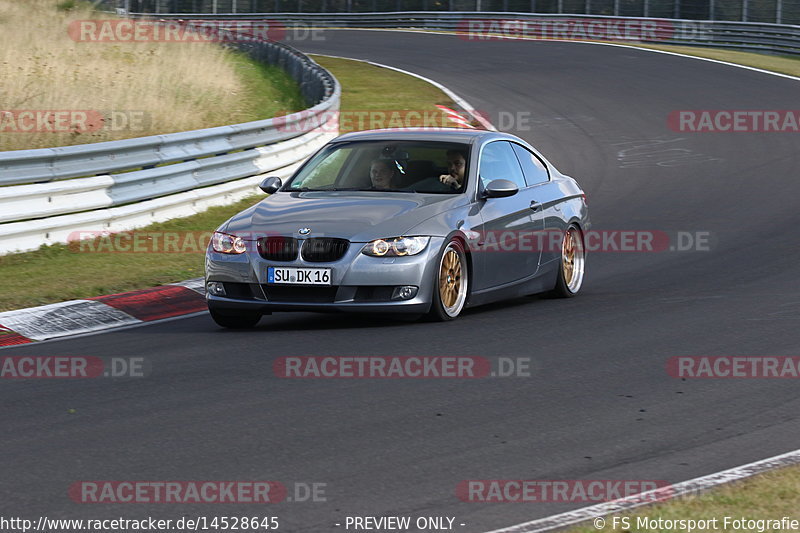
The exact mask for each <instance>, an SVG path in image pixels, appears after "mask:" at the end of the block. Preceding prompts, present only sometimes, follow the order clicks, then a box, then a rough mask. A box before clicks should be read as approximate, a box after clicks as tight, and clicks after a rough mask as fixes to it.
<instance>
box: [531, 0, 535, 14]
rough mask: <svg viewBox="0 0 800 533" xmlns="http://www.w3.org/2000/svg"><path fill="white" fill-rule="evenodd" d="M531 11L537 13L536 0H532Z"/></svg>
mask: <svg viewBox="0 0 800 533" xmlns="http://www.w3.org/2000/svg"><path fill="white" fill-rule="evenodd" d="M531 13H536V0H531Z"/></svg>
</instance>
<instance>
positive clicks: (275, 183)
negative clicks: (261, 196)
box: [258, 176, 283, 194]
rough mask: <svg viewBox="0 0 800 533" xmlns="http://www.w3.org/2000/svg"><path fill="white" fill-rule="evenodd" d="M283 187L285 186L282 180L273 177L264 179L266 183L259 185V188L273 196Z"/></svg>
mask: <svg viewBox="0 0 800 533" xmlns="http://www.w3.org/2000/svg"><path fill="white" fill-rule="evenodd" d="M281 185H283V182H282V181H281V179H280V178H277V177H275V176H272V177H269V178H264V181H262V182H261V185H259V186H258V188H259V189H261V190H262V191H264V192H265V193H267V194H273V193H275V191H277V190H278V189H280V188H281Z"/></svg>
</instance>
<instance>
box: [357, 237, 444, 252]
mask: <svg viewBox="0 0 800 533" xmlns="http://www.w3.org/2000/svg"><path fill="white" fill-rule="evenodd" d="M430 240H431V238H430V237H394V238H391V239H376V240H374V241H372V242H368V243H367V244H366V246H364V248H363V249H362V250H361V253H363V254H366V255H371V256H372V257H402V256H405V255H417V254H418V253H420V252H421V251H422V250H424V249H425V247H426V246H428V242H429V241H430Z"/></svg>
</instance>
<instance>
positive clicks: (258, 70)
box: [209, 52, 308, 124]
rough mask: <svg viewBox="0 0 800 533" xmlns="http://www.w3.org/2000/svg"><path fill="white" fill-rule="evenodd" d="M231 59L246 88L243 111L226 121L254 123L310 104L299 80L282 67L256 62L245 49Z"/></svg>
mask: <svg viewBox="0 0 800 533" xmlns="http://www.w3.org/2000/svg"><path fill="white" fill-rule="evenodd" d="M231 59H232V61H233V65H234V69H235V71H236V73H237V74H238V76H239V78H240V79H241V81H242V83H243V85H244V88H245V91H244V94H242V95H241V99H240V103H241V105H240V107H241V112H240V113H237V114H234V115H231V116H229V117H226V118H225V119H224V120H223V124H234V123H239V122H252V121H254V120H261V119H265V118H272V117H275V116H278V115H284V114H289V113H293V112H295V111H300V110H301V109H305V108H306V107H308V106H307V105H306V103H305V101H304V100H303V95H302V94H301V93H300V87H299V86H298V85H297V82H295V81H294V80H293V79H292V77H291V76H289V74H287V73H286V71H285V70H283V69H282V68H280V67H277V66H273V65H267V64H264V63H261V62H258V61H255V60H253V59H252V58H250V57H249V56H248V55H247V54H245V53H242V52H232V53H231ZM209 104H210V105H213V102H209Z"/></svg>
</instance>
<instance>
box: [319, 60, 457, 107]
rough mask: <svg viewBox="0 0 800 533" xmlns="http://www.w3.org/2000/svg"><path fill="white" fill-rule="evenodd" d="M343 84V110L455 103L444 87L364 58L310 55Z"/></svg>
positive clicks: (451, 104) (432, 105) (450, 104)
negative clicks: (353, 58)
mask: <svg viewBox="0 0 800 533" xmlns="http://www.w3.org/2000/svg"><path fill="white" fill-rule="evenodd" d="M311 57H312V58H313V59H314V61H316V62H317V63H319V64H320V65H322V66H323V67H325V68H326V69H328V70H330V71H331V72H333V75H334V76H336V78H337V79H338V80H339V83H341V84H342V87H343V89H344V90H343V93H342V107H341V109H342V111H369V110H379V111H380V110H416V111H419V110H432V111H435V110H436V107H435V105H436V104H439V105H446V106H448V107H450V106H453V105H454V104H453V102H452V100H450V98H448V97H447V95H445V94H444V93H443V92H442V91H441V90H439V89H437V88H436V87H434V86H433V85H431V84H430V83H427V82H425V81H423V80H421V79H419V78H415V77H412V76H408V75H407V74H402V73H400V72H397V71H395V70H391V69H387V68H380V67H376V66H374V65H370V64H369V63H364V62H361V61H351V60H348V59H339V58H333V57H325V56H317V55H312V56H311Z"/></svg>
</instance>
